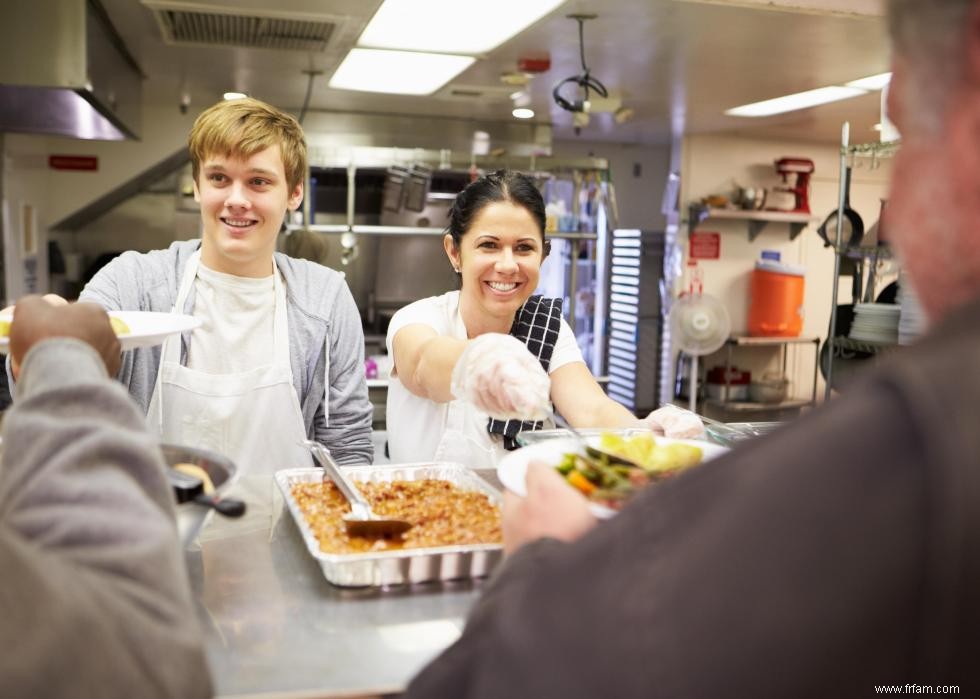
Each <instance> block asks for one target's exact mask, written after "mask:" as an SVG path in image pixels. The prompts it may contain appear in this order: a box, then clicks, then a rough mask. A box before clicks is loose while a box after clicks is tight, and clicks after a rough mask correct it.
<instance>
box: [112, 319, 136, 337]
mask: <svg viewBox="0 0 980 699" xmlns="http://www.w3.org/2000/svg"><path fill="white" fill-rule="evenodd" d="M109 323H110V324H111V325H112V331H113V332H114V333H116V335H129V333H130V332H131V331H130V329H129V326H128V325H126V322H125V321H124V320H122V319H121V318H116V317H115V316H109Z"/></svg>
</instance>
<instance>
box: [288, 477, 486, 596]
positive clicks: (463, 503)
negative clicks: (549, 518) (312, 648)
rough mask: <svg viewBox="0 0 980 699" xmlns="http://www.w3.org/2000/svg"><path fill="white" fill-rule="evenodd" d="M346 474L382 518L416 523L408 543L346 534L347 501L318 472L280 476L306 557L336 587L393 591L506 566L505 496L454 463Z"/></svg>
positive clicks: (468, 576)
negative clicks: (392, 588)
mask: <svg viewBox="0 0 980 699" xmlns="http://www.w3.org/2000/svg"><path fill="white" fill-rule="evenodd" d="M343 468H344V472H345V473H346V474H347V475H348V477H349V478H350V479H351V480H353V481H354V482H355V484H357V485H358V486H360V485H362V484H363V486H364V487H363V488H361V491H362V492H363V493H364V495H365V496H366V497H367V498H368V500H369V501H370V502H371V506H372V509H374V511H375V512H376V513H377V514H379V515H384V516H397V517H399V518H404V519H407V520H409V521H411V522H412V523H413V525H414V526H413V527H412V528H411V529H409V530H408V532H406V533H405V534H404V540H389V539H373V540H372V539H362V538H360V537H350V536H348V535H347V534H346V532H345V531H344V524H343V522H342V520H341V516H342V515H343V514H346V512H347V511H348V510H349V508H348V506H347V504H346V501H345V500H344V499H343V497H342V496H341V495H340V493H339V492H338V491H337V490H336V487H335V486H333V484H332V483H330V482H329V481H328V482H327V483H323V471H322V470H320V469H319V468H297V469H287V470H283V471H278V472H276V475H275V480H276V483H277V485H278V486H279V490H280V491H281V492H282V495H283V498H284V500H285V503H286V507H287V508H288V509H289V511H290V513H292V516H293V520H294V521H295V522H296V526H297V527H298V528H299V530H300V533H301V534H302V536H303V540H304V543H305V544H306V549H307V551H309V552H310V555H311V556H313V558H315V559H316V560H317V562H318V563H319V564H320V568H321V569H322V570H323V574H324V576H325V577H326V579H327V580H328V581H329V582H330V583H332V584H333V585H337V586H339V587H388V586H393V585H405V584H414V583H423V582H432V581H441V580H459V579H465V578H478V577H484V576H486V575H488V574H489V573H490V572H491V571H492V570H493V568H494V566H495V565H496V564H497V563H498V562H499V561H500V560H501V558H502V556H503V553H502V550H503V545H502V542H501V534H500V504H501V494H500V492H499V491H498V490H496V489H495V488H493V487H492V486H491V485H490V484H488V483H487V482H486V481H484V480H483V479H482V478H480V476H478V475H477V474H475V473H473V472H472V471H471V470H470V469H468V468H466V467H465V466H462V465H460V464H455V463H445V462H437V463H432V462H428V463H415V464H389V465H379V466H347V467H343Z"/></svg>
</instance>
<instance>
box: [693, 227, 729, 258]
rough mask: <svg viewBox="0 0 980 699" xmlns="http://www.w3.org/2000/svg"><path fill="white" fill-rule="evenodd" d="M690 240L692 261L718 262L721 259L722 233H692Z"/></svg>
mask: <svg viewBox="0 0 980 699" xmlns="http://www.w3.org/2000/svg"><path fill="white" fill-rule="evenodd" d="M690 240H691V249H690V255H689V257H690V258H691V259H692V260H717V259H718V258H719V257H721V233H705V232H704V231H692V232H691V237H690Z"/></svg>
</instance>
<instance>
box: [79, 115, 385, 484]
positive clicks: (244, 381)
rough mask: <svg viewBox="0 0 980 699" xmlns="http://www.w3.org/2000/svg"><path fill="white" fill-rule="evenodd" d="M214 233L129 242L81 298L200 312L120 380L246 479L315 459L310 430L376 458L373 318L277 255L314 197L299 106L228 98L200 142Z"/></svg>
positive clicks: (342, 456) (203, 189) (185, 437)
mask: <svg viewBox="0 0 980 699" xmlns="http://www.w3.org/2000/svg"><path fill="white" fill-rule="evenodd" d="M188 146H189V149H190V153H191V160H192V163H193V174H194V198H195V199H196V200H197V201H198V202H199V203H200V205H201V222H202V236H201V239H200V240H190V241H178V242H175V243H173V244H172V245H170V247H169V248H167V249H165V250H156V251H152V252H149V253H145V254H141V253H137V252H126V253H124V254H122V255H121V256H120V257H118V258H116V259H115V260H113V261H112V262H110V263H109V264H108V265H106V267H104V268H103V269H102V270H101V271H100V272H99V273H98V274H97V275H96V276H95V277H94V278H93V279H92V281H91V282H90V283H89V284H88V285H87V286H86V287H85V289H84V290H83V291H82V293H81V297H80V300H82V301H94V302H96V303H98V304H100V305H102V306H103V307H104V308H106V309H107V310H128V311H134V310H138V311H162V312H171V311H172V312H176V313H185V314H189V315H193V316H195V317H197V318H199V319H200V320H201V321H202V324H201V326H200V327H198V328H197V329H196V330H194V331H192V332H190V333H186V334H185V335H183V336H173V337H171V338H169V339H168V340H167V341H166V342H165V343H164V345H163V347H162V349H161V348H159V347H154V348H145V349H136V350H133V351H131V352H126V353H124V355H123V361H122V368H121V370H120V372H119V378H120V380H121V381H122V382H123V383H124V384H125V385H127V386H128V387H129V390H130V393H131V394H132V395H133V397H134V398H135V399H136V401H137V402H138V403H139V404H140V405H141V406H142V408H143V409H144V411H146V413H147V419H148V421H149V423H150V427H151V428H153V429H156V430H157V431H158V432H159V434H160V436H161V438H162V439H163V440H164V441H167V442H177V443H181V444H188V445H192V446H197V447H204V448H209V449H213V450H215V451H218V452H221V453H223V454H226V455H227V456H229V457H231V459H232V460H234V461H235V462H236V463H237V464H238V466H239V468H240V469H241V470H242V471H243V472H244V474H246V475H268V474H269V473H271V472H273V471H275V470H277V469H281V468H287V467H293V466H307V465H310V463H311V461H310V455H309V451H308V449H307V448H306V447H305V446H304V445H303V440H305V439H314V440H316V441H318V442H320V443H321V444H323V445H324V446H326V447H327V448H328V449H329V450H330V452H331V453H332V454H333V456H334V458H335V459H336V460H337V461H338V462H339V463H342V464H356V463H370V462H371V460H372V457H373V448H372V446H371V416H372V415H371V413H372V411H371V404H370V402H369V400H368V395H367V384H366V381H365V377H364V368H363V367H364V342H363V332H362V329H361V322H360V316H359V314H358V312H357V308H356V307H355V305H354V300H353V297H352V296H351V294H350V290H349V289H348V287H347V285H346V283H345V282H344V279H343V277H342V276H341V275H340V274H339V273H337V272H335V271H334V270H331V269H328V268H326V267H323V266H321V265H317V264H313V263H310V262H307V261H305V260H297V259H292V258H289V257H287V256H285V255H283V254H281V253H277V252H275V248H276V240H277V237H278V235H279V231H280V229H281V227H282V223H283V219H284V217H285V216H286V214H287V213H288V212H290V211H294V210H295V209H296V208H297V207H298V206H299V204H300V202H301V201H302V199H303V179H304V175H305V172H306V143H305V141H304V137H303V131H302V128H301V127H300V125H299V123H298V122H297V121H296V119H295V118H293V117H292V116H290V115H288V114H286V113H284V112H282V111H280V110H278V109H276V108H274V107H272V106H270V105H268V104H265V103H263V102H260V101H258V100H255V99H239V100H231V101H224V102H220V103H218V104H216V105H214V106H212V107H210V108H209V109H207V110H205V111H204V112H203V113H202V114H201V115H200V116H199V117H198V118H197V120H196V122H195V123H194V126H193V128H192V130H191V133H190V138H189V143H188Z"/></svg>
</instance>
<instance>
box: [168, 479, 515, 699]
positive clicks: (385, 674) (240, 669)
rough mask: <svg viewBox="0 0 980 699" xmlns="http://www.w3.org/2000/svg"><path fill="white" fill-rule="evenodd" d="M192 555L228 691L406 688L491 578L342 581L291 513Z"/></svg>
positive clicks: (215, 666) (299, 693)
mask: <svg viewBox="0 0 980 699" xmlns="http://www.w3.org/2000/svg"><path fill="white" fill-rule="evenodd" d="M480 473H481V475H482V476H484V478H486V479H487V480H488V481H490V482H491V483H492V484H493V485H494V486H496V487H499V482H497V481H496V477H495V474H494V473H493V472H492V471H489V472H480ZM270 480H271V479H270ZM187 562H188V568H189V570H190V576H191V584H192V587H193V590H194V594H195V596H196V598H197V602H198V611H199V613H200V617H201V620H202V624H203V626H204V628H205V633H206V635H207V643H208V660H209V662H210V665H211V671H212V675H213V677H214V683H215V690H216V692H217V694H218V696H221V697H241V696H257V695H261V696H266V697H268V696H289V697H307V696H309V697H331V696H352V695H362V694H368V695H377V694H385V693H392V692H398V691H401V690H402V689H404V687H405V685H406V684H407V682H408V681H409V679H411V677H412V676H413V675H414V674H415V673H416V672H417V671H418V670H419V669H420V668H422V667H423V666H424V665H425V664H426V663H427V662H428V661H429V660H430V659H432V658H433V657H435V656H436V655H437V654H438V653H439V652H440V651H442V650H443V649H444V648H445V647H446V646H448V645H449V644H451V643H452V642H453V641H455V640H456V638H457V637H458V636H459V634H460V632H461V631H462V628H463V623H464V620H465V617H466V614H467V613H468V611H469V609H470V607H471V606H472V605H473V603H474V601H475V600H476V598H477V596H478V594H479V588H480V586H481V584H482V583H481V582H479V581H478V582H476V583H472V582H460V583H450V584H442V585H419V586H415V587H412V588H409V589H392V590H389V591H376V590H344V589H339V588H335V587H333V586H332V585H330V584H329V583H328V582H327V581H326V580H325V579H324V577H323V573H322V571H321V570H320V568H319V566H318V565H317V563H316V561H314V560H313V559H312V558H311V557H310V555H309V554H308V553H307V551H306V549H305V548H304V547H303V542H302V539H301V537H300V533H299V530H298V529H297V527H296V525H295V524H294V523H293V521H292V518H291V517H290V516H289V513H288V511H285V510H281V512H280V516H278V517H277V518H276V521H275V523H274V524H271V525H270V526H269V527H267V528H266V529H265V530H255V531H252V532H250V533H246V534H244V535H241V536H235V537H232V538H222V539H217V540H212V541H206V542H205V543H203V544H201V546H200V550H194V551H190V550H189V551H188V552H187Z"/></svg>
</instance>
